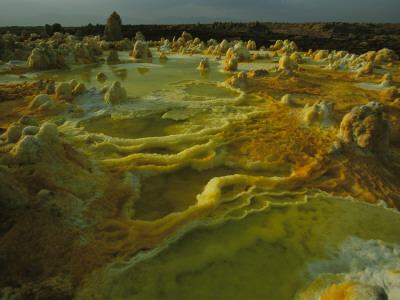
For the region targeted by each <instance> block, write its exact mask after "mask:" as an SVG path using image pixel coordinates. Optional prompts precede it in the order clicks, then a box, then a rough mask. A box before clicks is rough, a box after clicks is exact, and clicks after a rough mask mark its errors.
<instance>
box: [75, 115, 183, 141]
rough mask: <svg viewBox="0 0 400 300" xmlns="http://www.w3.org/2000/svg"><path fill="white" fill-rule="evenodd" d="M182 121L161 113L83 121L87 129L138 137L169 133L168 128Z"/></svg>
mask: <svg viewBox="0 0 400 300" xmlns="http://www.w3.org/2000/svg"><path fill="white" fill-rule="evenodd" d="M179 123H181V122H178V121H174V120H170V119H162V118H161V116H160V115H156V116H149V117H146V118H134V119H113V118H112V117H111V116H110V115H107V116H102V117H97V118H94V119H89V120H85V121H81V122H80V123H79V125H80V126H82V127H83V128H84V129H85V130H86V131H88V132H92V133H103V134H105V135H109V136H112V137H118V138H126V139H137V138H144V137H153V136H164V135H169V131H168V128H169V127H172V126H173V125H176V124H179Z"/></svg>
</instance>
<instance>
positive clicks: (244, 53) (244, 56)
mask: <svg viewBox="0 0 400 300" xmlns="http://www.w3.org/2000/svg"><path fill="white" fill-rule="evenodd" d="M232 57H236V58H237V60H238V61H249V60H250V51H249V49H247V48H246V47H244V46H243V44H242V43H238V44H236V45H235V46H234V47H233V48H229V49H228V51H227V52H226V58H225V61H229V59H231V58H232Z"/></svg>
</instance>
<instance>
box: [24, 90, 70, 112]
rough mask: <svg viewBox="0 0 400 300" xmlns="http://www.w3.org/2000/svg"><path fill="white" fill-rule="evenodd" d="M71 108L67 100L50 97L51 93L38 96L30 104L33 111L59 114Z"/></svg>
mask: <svg viewBox="0 0 400 300" xmlns="http://www.w3.org/2000/svg"><path fill="white" fill-rule="evenodd" d="M69 108H71V105H70V104H68V103H66V102H58V101H53V100H51V99H50V97H49V95H46V94H44V95H39V96H36V97H35V98H34V99H33V100H32V101H31V103H30V104H29V106H28V109H29V110H30V111H31V112H39V113H45V114H58V113H62V112H64V111H65V110H67V109H69Z"/></svg>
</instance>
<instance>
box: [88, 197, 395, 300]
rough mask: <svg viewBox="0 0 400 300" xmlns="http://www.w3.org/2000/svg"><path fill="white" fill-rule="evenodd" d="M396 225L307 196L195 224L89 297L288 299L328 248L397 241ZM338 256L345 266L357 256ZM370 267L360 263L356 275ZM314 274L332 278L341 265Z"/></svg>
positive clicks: (375, 211)
mask: <svg viewBox="0 0 400 300" xmlns="http://www.w3.org/2000/svg"><path fill="white" fill-rule="evenodd" d="M399 226H400V219H399V214H398V213H397V212H392V211H389V210H387V209H384V208H381V207H376V206H375V207H374V206H371V205H367V204H364V203H357V202H354V201H351V200H350V199H343V198H335V197H331V196H329V195H326V194H320V193H313V192H309V200H308V202H307V203H305V204H301V205H294V206H283V207H279V206H278V207H272V208H271V209H267V210H265V211H263V212H260V213H253V214H250V215H247V216H246V217H245V218H243V219H238V220H234V219H230V220H226V221H225V222H222V223H218V224H214V225H208V226H205V225H204V226H198V227H197V228H195V229H194V230H191V231H189V232H187V233H186V234H184V235H183V237H182V238H180V239H179V240H177V241H175V242H173V243H171V244H169V245H168V247H164V249H162V250H160V251H159V252H158V253H156V252H155V254H154V255H150V254H147V255H146V254H139V258H136V259H132V261H131V262H125V263H115V264H113V265H110V266H109V267H108V269H107V271H106V273H105V274H103V275H102V276H104V277H103V278H102V280H105V281H103V284H104V285H103V286H102V287H101V288H99V290H97V291H96V293H99V294H98V295H100V297H104V298H105V299H277V300H278V299H282V300H283V299H293V298H294V297H295V294H296V293H297V292H298V291H301V290H303V289H306V288H307V287H308V285H309V284H311V282H312V280H313V279H314V278H313V274H310V272H308V264H310V265H312V264H317V265H318V262H319V261H321V260H323V259H327V260H328V261H329V259H332V260H334V259H335V258H337V255H338V254H337V253H336V254H335V255H333V254H332V253H331V251H333V250H337V249H338V248H339V246H340V245H341V244H342V243H343V242H345V241H346V240H348V239H351V238H352V237H359V238H361V239H364V240H369V239H375V240H382V241H385V242H388V243H393V244H399V243H400V235H399V228H400V227H399ZM360 246H362V245H357V243H355V244H354V249H357V247H360ZM364 250H365V251H366V252H367V253H369V254H370V255H371V256H374V255H376V253H375V252H376V251H377V250H376V249H374V248H372V247H371V248H370V249H368V248H367V249H364ZM338 253H340V252H338ZM398 255H399V253H392V257H391V261H392V262H395V261H396V260H398V259H399V257H398ZM146 256H147V257H146ZM346 259H347V260H348V264H349V265H350V264H351V261H353V260H357V259H358V258H357V257H356V256H354V257H352V256H350V255H349V256H348V257H347V258H346ZM359 259H362V258H359ZM376 263H377V264H378V265H379V261H378V262H376ZM386 263H387V262H386ZM394 266H395V265H392V267H394ZM370 267H374V266H372V265H365V266H360V269H359V272H360V278H361V277H362V272H363V271H365V270H366V269H367V268H370ZM380 267H381V268H382V269H384V268H388V267H391V266H390V265H382V266H380ZM320 269H321V270H323V271H324V272H326V273H330V272H334V273H337V272H339V273H340V272H347V271H348V269H349V266H346V264H342V265H338V266H335V265H331V266H326V267H325V268H324V266H321V267H320ZM314 276H315V275H314Z"/></svg>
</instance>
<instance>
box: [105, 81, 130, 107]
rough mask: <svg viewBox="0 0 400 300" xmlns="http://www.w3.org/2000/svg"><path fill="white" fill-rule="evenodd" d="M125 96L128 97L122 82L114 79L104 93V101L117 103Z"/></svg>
mask: <svg viewBox="0 0 400 300" xmlns="http://www.w3.org/2000/svg"><path fill="white" fill-rule="evenodd" d="M125 97H126V90H125V88H124V87H121V83H120V82H119V81H114V82H113V84H112V85H111V87H110V88H109V89H108V91H107V92H106V93H105V95H104V102H105V103H109V104H115V103H117V102H119V101H120V100H121V99H123V98H125Z"/></svg>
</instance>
